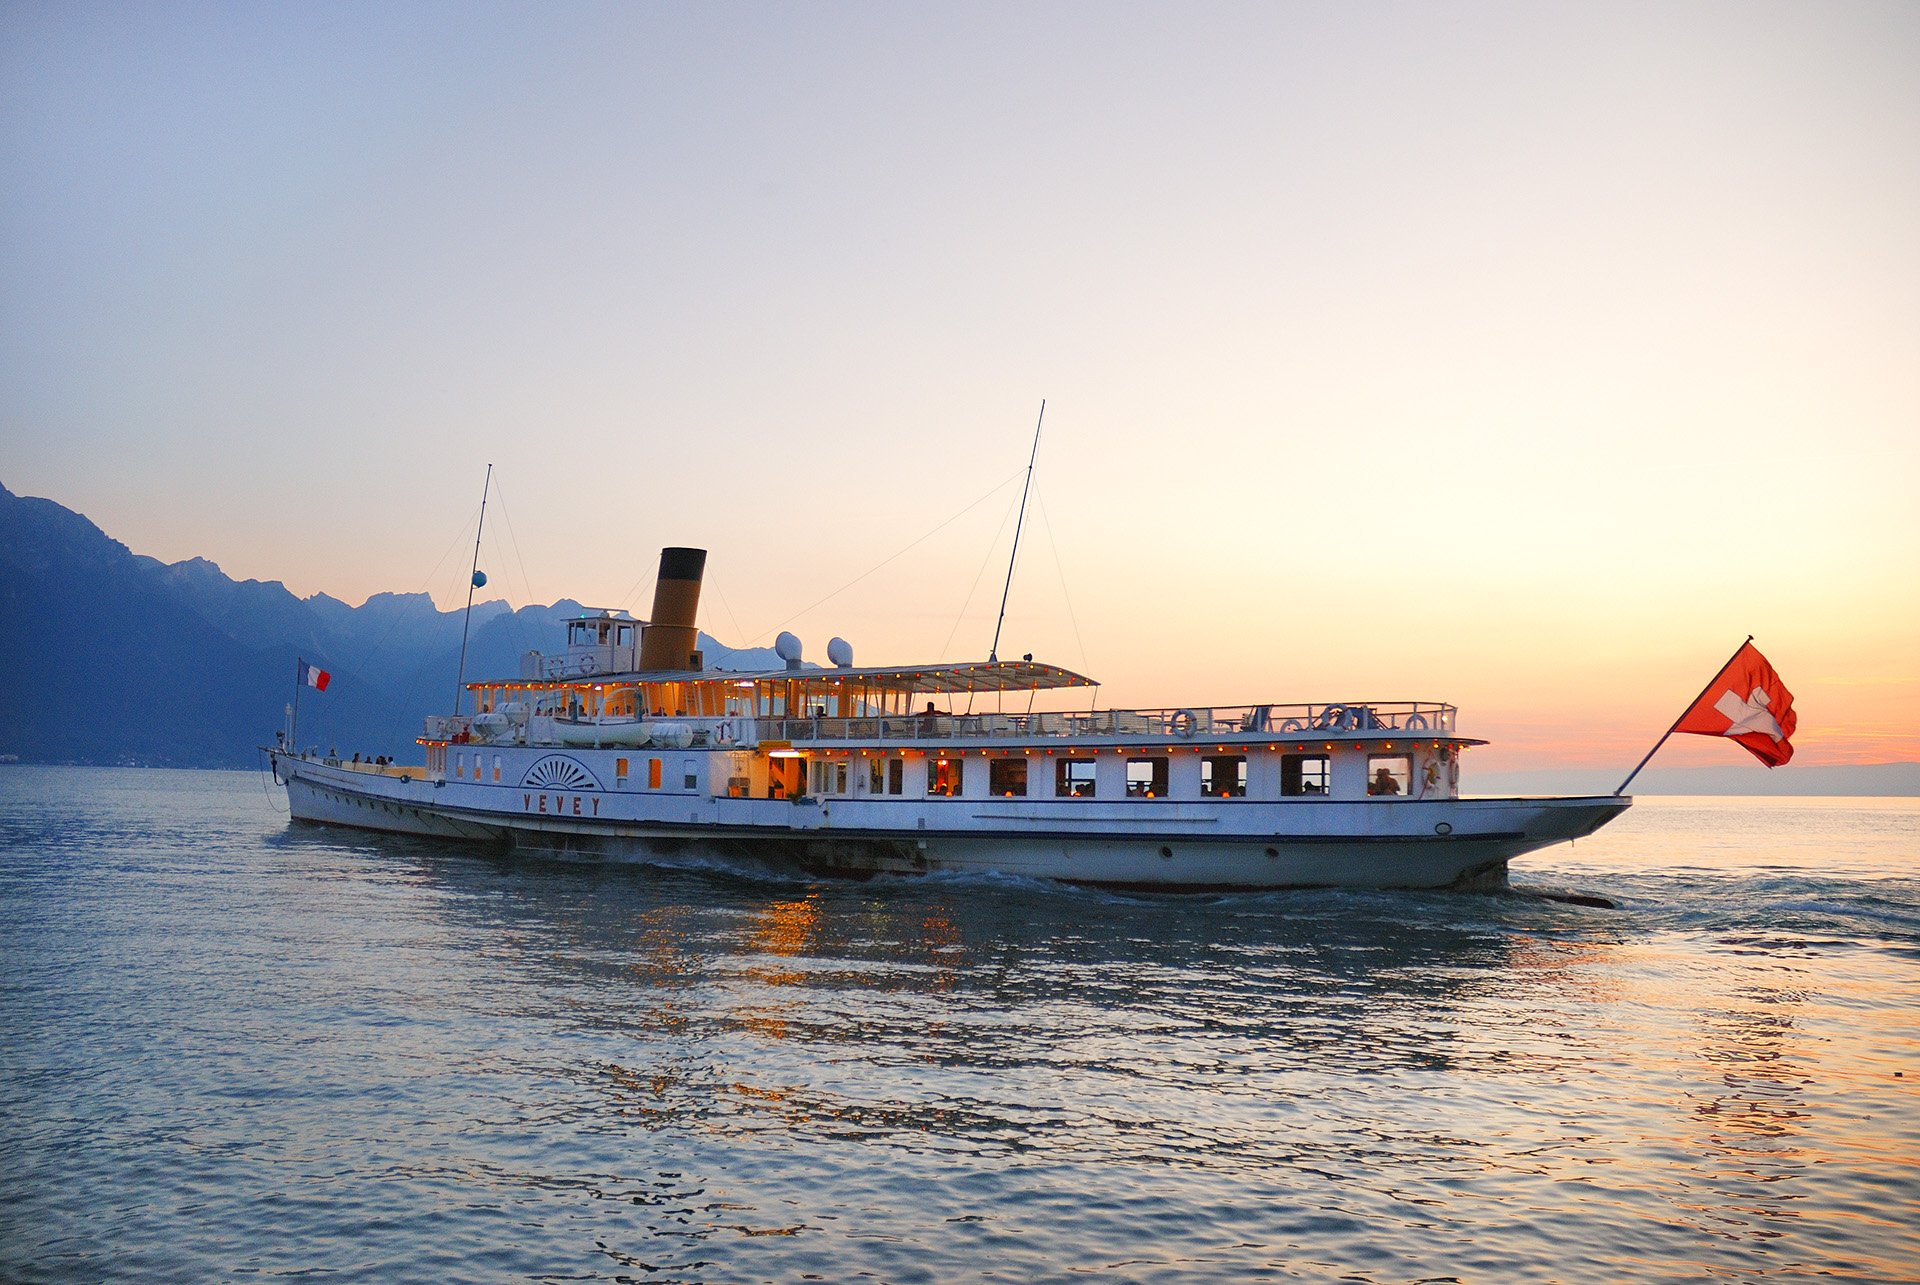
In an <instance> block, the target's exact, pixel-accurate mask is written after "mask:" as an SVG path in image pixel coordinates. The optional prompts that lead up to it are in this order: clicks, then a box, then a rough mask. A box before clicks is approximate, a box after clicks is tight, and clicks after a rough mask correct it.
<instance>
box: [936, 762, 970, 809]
mask: <svg viewBox="0 0 1920 1285" xmlns="http://www.w3.org/2000/svg"><path fill="white" fill-rule="evenodd" d="M966 767H967V761H966V760H965V759H957V758H956V759H948V758H938V757H935V756H933V755H928V756H927V793H928V794H935V795H939V796H941V797H943V798H952V797H954V796H956V795H958V794H959V793H960V790H961V785H962V782H963V781H964V779H965V777H966Z"/></svg>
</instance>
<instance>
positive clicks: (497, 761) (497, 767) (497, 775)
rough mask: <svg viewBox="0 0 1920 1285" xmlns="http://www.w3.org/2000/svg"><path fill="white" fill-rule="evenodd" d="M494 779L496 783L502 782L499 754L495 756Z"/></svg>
mask: <svg viewBox="0 0 1920 1285" xmlns="http://www.w3.org/2000/svg"><path fill="white" fill-rule="evenodd" d="M493 779H494V780H495V781H496V782H498V781H499V780H500V756H499V755H498V754H496V755H494V756H493Z"/></svg>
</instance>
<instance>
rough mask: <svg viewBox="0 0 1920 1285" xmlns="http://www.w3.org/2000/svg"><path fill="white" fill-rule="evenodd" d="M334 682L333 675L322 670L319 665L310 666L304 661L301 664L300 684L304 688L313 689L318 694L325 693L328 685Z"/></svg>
mask: <svg viewBox="0 0 1920 1285" xmlns="http://www.w3.org/2000/svg"><path fill="white" fill-rule="evenodd" d="M332 681H333V675H332V674H329V673H328V672H327V671H326V670H324V669H321V668H320V667H319V666H318V665H309V664H308V663H307V662H306V661H304V660H303V661H301V662H300V682H301V685H302V686H306V687H311V688H313V689H314V690H315V691H317V692H324V691H326V690H327V684H328V683H330V682H332Z"/></svg>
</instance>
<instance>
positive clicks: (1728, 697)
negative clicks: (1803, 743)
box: [1673, 642, 1799, 767]
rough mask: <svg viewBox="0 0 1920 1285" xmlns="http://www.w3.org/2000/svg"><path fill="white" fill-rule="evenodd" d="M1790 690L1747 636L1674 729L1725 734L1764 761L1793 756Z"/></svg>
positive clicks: (1794, 721) (1773, 762) (1772, 764)
mask: <svg viewBox="0 0 1920 1285" xmlns="http://www.w3.org/2000/svg"><path fill="white" fill-rule="evenodd" d="M1798 721H1799V720H1798V719H1797V718H1796V717H1795V716H1794V712H1793V693H1792V692H1790V691H1788V690H1787V685H1786V684H1785V683H1783V682H1781V681H1780V675H1778V674H1776V673H1774V672H1773V666H1772V665H1769V664H1768V663H1767V658H1766V657H1765V656H1762V655H1761V654H1760V651H1759V649H1758V648H1756V647H1755V646H1754V645H1753V643H1752V642H1748V643H1747V644H1746V646H1744V647H1742V648H1741V649H1740V650H1739V651H1737V652H1735V653H1734V657H1733V659H1732V660H1730V661H1728V662H1727V667H1726V668H1725V669H1723V670H1721V671H1720V676H1719V677H1718V678H1716V679H1714V680H1713V682H1712V683H1710V684H1708V686H1707V690H1706V691H1704V692H1702V693H1700V699H1699V700H1697V701H1695V702H1694V703H1693V708H1692V709H1690V710H1688V711H1687V712H1686V714H1685V715H1683V716H1682V717H1681V719H1680V722H1679V723H1678V724H1677V725H1676V726H1675V727H1674V729H1673V730H1674V731H1676V732H1694V733H1697V734H1698V735H1701V736H1726V737H1731V738H1732V739H1733V740H1736V741H1738V742H1740V744H1742V745H1744V746H1746V748H1747V752H1748V753H1750V754H1752V755H1753V756H1754V757H1755V758H1757V759H1759V760H1760V761H1761V762H1762V763H1765V764H1766V765H1767V766H1768V767H1779V766H1780V765H1781V764H1782V763H1785V762H1786V761H1787V760H1788V759H1790V758H1792V757H1793V744H1792V742H1791V741H1789V740H1788V738H1789V737H1791V736H1792V735H1793V729H1794V727H1795V725H1796V724H1797V723H1798Z"/></svg>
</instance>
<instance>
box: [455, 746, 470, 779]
mask: <svg viewBox="0 0 1920 1285" xmlns="http://www.w3.org/2000/svg"><path fill="white" fill-rule="evenodd" d="M453 774H454V775H455V776H465V775H466V774H467V756H466V753H465V751H462V752H461V753H459V754H456V755H454V756H453Z"/></svg>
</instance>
